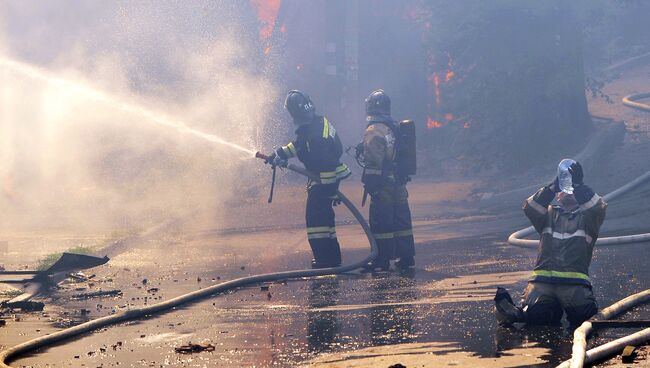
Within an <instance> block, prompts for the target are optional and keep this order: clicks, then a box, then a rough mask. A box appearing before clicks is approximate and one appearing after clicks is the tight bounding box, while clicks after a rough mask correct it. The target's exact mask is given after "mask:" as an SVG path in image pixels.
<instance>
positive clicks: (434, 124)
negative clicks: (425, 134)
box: [427, 116, 442, 129]
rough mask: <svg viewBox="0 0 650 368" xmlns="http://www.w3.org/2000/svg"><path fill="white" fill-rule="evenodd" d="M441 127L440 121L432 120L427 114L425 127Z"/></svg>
mask: <svg viewBox="0 0 650 368" xmlns="http://www.w3.org/2000/svg"><path fill="white" fill-rule="evenodd" d="M441 127H442V123H441V122H439V121H437V120H433V119H431V117H430V116H427V128H428V129H434V128H441Z"/></svg>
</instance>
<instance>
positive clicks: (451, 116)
mask: <svg viewBox="0 0 650 368" xmlns="http://www.w3.org/2000/svg"><path fill="white" fill-rule="evenodd" d="M445 120H447V121H452V120H454V114H452V113H449V112H448V113H446V114H445Z"/></svg>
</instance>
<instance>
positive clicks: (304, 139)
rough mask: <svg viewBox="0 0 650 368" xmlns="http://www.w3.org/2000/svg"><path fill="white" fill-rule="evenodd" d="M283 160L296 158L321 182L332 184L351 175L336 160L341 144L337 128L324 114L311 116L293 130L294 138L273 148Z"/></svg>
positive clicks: (337, 159) (341, 147) (347, 169)
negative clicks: (276, 148)
mask: <svg viewBox="0 0 650 368" xmlns="http://www.w3.org/2000/svg"><path fill="white" fill-rule="evenodd" d="M276 154H277V155H278V156H279V157H281V158H282V159H285V160H286V159H289V158H291V157H298V159H299V160H300V162H302V163H303V164H304V165H305V168H306V169H307V170H309V171H311V172H312V173H314V174H316V175H318V176H319V177H320V182H321V183H322V184H334V183H336V182H337V181H339V180H342V179H345V178H347V177H348V176H350V174H351V172H350V169H349V168H348V166H347V165H346V164H342V163H341V162H340V161H339V160H340V158H341V155H342V154H343V145H342V144H341V140H340V139H339V136H338V135H337V134H336V129H334V126H333V125H332V123H330V122H329V121H328V120H327V118H326V117H324V116H318V115H316V116H314V118H313V119H312V120H311V121H310V122H309V123H307V124H302V125H300V126H299V127H298V129H296V138H295V139H294V140H293V141H291V142H290V143H289V144H287V145H286V146H282V147H281V148H279V149H278V150H277V151H276Z"/></svg>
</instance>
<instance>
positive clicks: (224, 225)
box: [0, 109, 650, 367]
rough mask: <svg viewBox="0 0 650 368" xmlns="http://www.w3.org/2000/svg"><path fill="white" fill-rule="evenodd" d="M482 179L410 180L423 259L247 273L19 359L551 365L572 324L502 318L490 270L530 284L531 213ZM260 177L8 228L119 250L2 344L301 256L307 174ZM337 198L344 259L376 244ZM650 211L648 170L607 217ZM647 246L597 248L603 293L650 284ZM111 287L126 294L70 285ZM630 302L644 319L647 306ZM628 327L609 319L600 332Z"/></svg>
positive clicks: (19, 257)
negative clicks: (221, 189) (158, 207)
mask: <svg viewBox="0 0 650 368" xmlns="http://www.w3.org/2000/svg"><path fill="white" fill-rule="evenodd" d="M613 111H615V112H617V110H615V109H614V110H613ZM626 112H627V110H621V112H617V113H620V114H625V113H626ZM629 114H632V115H633V119H634V124H636V125H639V124H641V123H642V121H641V120H640V117H639V116H637V115H636V114H637V113H636V112H629ZM640 131H642V129H640ZM649 146H650V145H648V143H647V140H646V139H645V138H643V137H641V135H640V134H637V133H635V134H634V139H629V137H627V138H626V143H625V145H624V146H623V147H621V148H619V149H618V150H617V151H616V152H614V153H613V154H612V155H611V156H610V157H609V159H608V163H604V165H608V166H606V167H605V169H602V170H600V171H599V172H598V173H596V174H592V176H591V177H588V178H589V180H591V183H592V186H593V187H594V188H595V189H596V190H598V191H601V192H607V191H609V190H611V189H614V188H615V187H617V186H618V185H621V184H623V183H625V182H627V181H629V180H631V179H632V178H634V177H635V176H636V175H638V174H639V173H641V172H644V171H647V170H648V169H650V168H648V167H644V165H643V164H640V163H642V162H645V161H647V160H646V159H643V157H645V158H647V157H650V156H648V147H649ZM630 157H639V160H636V161H634V160H630V159H629V158H630ZM645 166H647V164H646V165H645ZM588 175H589V173H587V176H588ZM357 179H358V178H357ZM357 179H354V180H357ZM475 184H476V183H471V182H456V183H435V182H427V181H416V182H415V183H413V184H412V185H411V187H410V189H411V203H412V208H413V213H414V218H415V219H416V221H415V224H414V225H415V226H414V229H415V234H416V241H417V246H416V248H417V268H416V269H415V271H414V272H412V273H408V274H399V273H396V272H391V273H377V274H358V273H353V274H346V275H341V276H338V277H321V278H317V279H309V280H291V281H288V282H285V283H273V284H265V285H257V286H252V287H249V288H243V289H239V290H238V291H236V292H233V293H228V294H226V295H220V296H215V297H213V298H209V299H205V300H203V301H201V302H198V303H196V304H192V305H188V306H186V307H183V308H179V309H176V310H174V311H170V312H168V313H166V314H163V315H160V316H155V317H152V318H149V319H143V320H139V321H134V322H129V323H126V324H121V325H119V326H113V327H109V328H106V329H103V330H100V331H96V332H94V333H91V334H87V335H84V336H82V337H81V338H79V339H76V340H71V341H68V342H66V343H65V344H61V345H57V346H54V347H51V348H49V349H44V350H41V351H39V352H37V353H35V354H32V355H30V356H26V357H23V358H21V359H19V360H17V361H16V362H14V365H15V366H35V367H64V366H66V367H67V366H75V367H77V366H86V367H110V366H142V367H148V366H154V367H158V366H178V367H204V366H222V365H223V366H241V367H295V366H301V365H302V366H313V367H362V366H364V367H367V366H373V367H388V366H390V365H393V364H396V363H401V364H403V365H404V366H406V367H419V366H425V367H432V366H435V367H438V366H472V367H515V366H537V367H552V366H555V365H556V364H557V363H559V362H561V361H563V360H564V359H567V358H568V357H569V355H570V350H571V334H570V332H569V331H567V330H566V329H564V328H562V327H538V328H525V329H521V330H512V329H503V328H500V327H498V326H497V325H496V321H495V319H494V313H493V303H492V297H493V295H494V291H495V289H496V286H505V287H507V288H508V289H509V290H510V291H511V292H512V294H513V295H520V293H521V292H522V291H523V289H524V287H525V285H526V278H527V276H528V272H529V270H530V269H531V268H532V266H533V264H534V261H535V251H534V250H533V249H525V248H517V247H512V246H509V245H507V244H505V242H504V240H505V239H506V238H507V236H508V234H509V233H510V232H512V231H514V230H517V229H520V228H521V227H524V226H527V222H526V220H525V218H524V217H523V215H522V213H521V211H520V209H519V208H517V207H518V206H510V205H509V204H508V205H507V206H506V205H503V206H501V207H499V208H480V209H479V208H478V207H476V206H475V204H476V203H475V200H476V197H477V196H475V195H473V190H475V188H476V187H477V186H476V185H475ZM265 190H266V189H265V188H262V189H261V190H260V191H259V192H258V193H257V194H254V195H251V197H250V198H248V199H247V200H246V201H244V202H243V203H236V204H229V205H228V207H227V208H224V211H221V212H220V213H217V214H210V215H202V216H198V215H197V216H196V217H194V218H187V219H181V220H177V221H174V222H170V223H165V224H160V225H158V226H153V227H151V228H148V229H146V230H144V231H142V230H139V231H133V232H132V231H129V232H126V233H111V234H108V235H107V234H103V233H92V232H90V233H88V234H84V235H79V233H75V232H65V231H63V232H61V233H58V234H52V233H51V232H50V233H48V232H44V233H42V234H36V235H35V234H34V233H22V234H21V233H16V234H3V239H0V240H3V241H6V242H7V243H6V245H3V247H6V248H7V249H5V254H6V255H7V256H6V257H5V259H4V261H3V264H4V265H5V266H6V267H7V268H10V267H23V268H24V267H31V266H34V265H35V264H36V263H37V260H38V259H39V258H41V257H43V256H44V255H46V254H48V253H51V252H53V251H61V250H65V249H67V248H70V247H73V246H77V245H80V244H82V245H85V246H92V247H95V249H96V250H98V251H99V252H100V253H107V254H109V255H110V256H111V257H112V259H111V261H110V262H109V264H107V265H105V266H102V267H99V268H97V269H94V270H92V271H89V272H87V275H90V274H93V275H94V276H93V277H92V278H90V279H88V280H86V281H82V282H78V283H74V282H69V283H65V284H62V285H61V287H60V289H59V290H56V291H54V292H53V293H52V294H50V295H49V296H47V297H45V298H42V299H41V300H43V301H44V302H45V303H46V309H45V311H44V312H40V313H38V312H37V313H27V314H23V313H21V314H17V315H15V316H13V315H4V316H2V319H3V320H5V321H6V323H7V325H6V326H5V327H0V348H2V347H7V346H11V345H14V344H16V343H20V342H22V341H26V340H29V339H32V338H34V337H37V336H42V335H45V334H47V333H50V332H52V331H55V330H57V329H60V328H64V327H67V326H70V325H75V324H78V323H80V322H83V321H86V320H89V319H92V318H96V317H99V316H104V315H108V314H111V313H113V312H118V311H123V310H126V309H128V308H130V307H133V306H141V305H144V304H151V303H156V302H158V301H161V300H167V299H169V298H171V297H174V296H178V295H181V294H183V293H185V292H188V291H191V290H196V289H199V288H204V287H207V286H210V285H214V284H217V283H219V282H222V281H224V280H229V279H233V278H236V277H241V276H245V275H252V274H258V273H266V272H271V271H276V270H288V269H297V268H302V267H305V266H307V265H308V264H309V260H310V254H309V252H308V246H307V242H306V236H305V234H304V229H303V225H302V208H303V205H304V204H303V201H304V193H303V189H302V188H301V187H300V186H298V185H289V184H286V183H285V184H283V185H282V186H281V187H280V188H279V191H278V192H277V193H276V197H275V198H276V199H275V201H274V203H273V204H272V205H267V204H266V193H265ZM343 191H344V192H345V193H350V194H351V195H350V197H351V198H352V199H353V200H354V201H355V203H358V202H359V198H360V197H361V193H360V192H359V186H358V185H356V183H348V184H346V185H345V186H344V187H343ZM522 199H523V198H522ZM516 200H517V201H519V199H516ZM286 208H297V209H296V210H295V211H286ZM278 213H282V215H283V216H278ZM337 214H338V220H339V221H340V222H341V224H340V226H339V230H338V233H339V237H340V239H341V242H342V245H343V248H344V257H345V261H346V262H349V261H354V260H359V259H362V258H364V257H365V256H366V254H367V252H368V249H367V244H366V241H365V239H364V236H363V233H362V231H361V230H360V228H359V227H358V226H357V225H355V224H353V223H351V217H350V216H349V215H348V214H346V212H345V211H344V210H343V209H339V210H337ZM649 214H650V189H649V188H647V186H646V187H644V188H640V189H639V190H638V191H637V192H635V193H634V194H633V195H630V196H626V197H624V198H621V199H620V200H617V201H616V202H615V203H611V204H610V208H609V210H608V217H607V220H606V223H605V226H604V228H603V233H604V235H608V234H629V233H635V232H647V231H650V224H649V223H648V222H647V218H648V215H649ZM0 245H1V244H0ZM100 249H101V250H100ZM0 250H2V249H0ZM102 255H103V254H102ZM648 259H650V246H649V245H648V244H647V243H646V244H634V245H624V246H615V247H606V248H597V249H596V251H595V254H594V260H593V263H592V267H591V272H590V273H591V277H592V281H593V284H594V292H595V295H596V298H597V299H598V301H599V303H600V305H601V307H603V306H607V305H609V304H611V303H612V302H615V301H617V300H619V299H621V298H623V297H625V296H627V295H629V294H631V293H634V292H638V291H640V290H644V289H647V288H648V280H650V268H648V267H647V260H648ZM114 289H119V290H121V292H122V294H121V295H120V296H116V297H104V298H89V299H77V298H75V296H78V295H80V294H82V293H88V292H94V291H99V290H104V291H106V290H114ZM1 298H2V297H1V296H0V299H1ZM620 318H630V319H633V318H644V319H650V307H647V306H646V307H642V308H639V309H636V310H635V311H633V312H631V313H629V314H626V315H624V316H622V317H620ZM629 332H630V331H620V330H617V331H600V332H598V334H597V335H596V336H595V338H593V339H592V340H591V341H590V345H591V346H593V345H597V344H600V343H603V342H605V341H609V340H611V339H612V338H616V337H619V336H622V335H623V334H626V333H629ZM190 342H192V343H198V344H212V345H214V347H215V350H214V351H212V352H201V353H196V354H192V355H182V354H178V353H176V352H175V351H174V348H175V347H178V346H180V345H183V344H187V343H190ZM604 364H607V365H611V364H613V363H612V362H608V363H604Z"/></svg>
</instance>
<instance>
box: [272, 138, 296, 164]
mask: <svg viewBox="0 0 650 368" xmlns="http://www.w3.org/2000/svg"><path fill="white" fill-rule="evenodd" d="M296 147H297V145H296V142H294V141H291V142H289V143H288V144H286V145H284V146H282V147H280V148H278V149H277V150H275V154H276V155H277V156H278V157H280V158H281V159H283V160H288V159H290V158H292V157H296V156H297V155H298V149H297V148H296Z"/></svg>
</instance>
